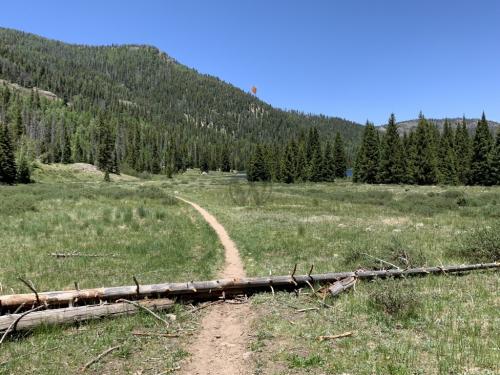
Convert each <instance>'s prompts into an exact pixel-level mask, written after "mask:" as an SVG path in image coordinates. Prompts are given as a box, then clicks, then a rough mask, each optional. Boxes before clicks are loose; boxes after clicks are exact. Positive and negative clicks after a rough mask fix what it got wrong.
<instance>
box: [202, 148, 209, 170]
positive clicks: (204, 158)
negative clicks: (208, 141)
mask: <svg viewBox="0 0 500 375" xmlns="http://www.w3.org/2000/svg"><path fill="white" fill-rule="evenodd" d="M209 169H210V166H209V163H208V152H207V151H206V150H205V151H203V152H202V155H201V160H200V172H201V173H208V171H209Z"/></svg>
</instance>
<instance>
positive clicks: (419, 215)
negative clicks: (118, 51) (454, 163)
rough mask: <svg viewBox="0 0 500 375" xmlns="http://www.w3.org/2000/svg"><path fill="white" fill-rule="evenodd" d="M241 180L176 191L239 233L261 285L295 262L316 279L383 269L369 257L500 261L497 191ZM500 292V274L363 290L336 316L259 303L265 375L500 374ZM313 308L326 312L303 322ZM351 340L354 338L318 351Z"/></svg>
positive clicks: (363, 286) (342, 303) (258, 345)
mask: <svg viewBox="0 0 500 375" xmlns="http://www.w3.org/2000/svg"><path fill="white" fill-rule="evenodd" d="M236 181H237V178H235V177H227V176H222V175H212V176H194V175H191V176H190V175H186V176H182V177H180V178H179V179H178V180H174V181H172V182H171V185H173V186H172V189H173V190H178V191H182V193H183V194H185V195H186V196H188V197H189V198H191V199H193V200H195V201H197V202H200V204H202V205H204V206H205V207H207V208H208V209H209V210H210V211H212V212H213V213H214V214H215V215H216V216H217V217H218V218H219V219H220V221H221V222H222V223H223V224H224V225H225V226H226V227H227V228H228V230H229V233H230V234H231V236H232V237H233V239H234V240H235V241H236V243H237V244H238V246H239V249H240V251H241V253H242V256H243V258H244V261H245V266H246V269H247V272H248V274H250V275H267V274H269V273H272V274H287V273H290V272H291V270H292V269H293V266H294V264H295V263H297V264H298V270H299V271H300V272H302V273H307V271H308V270H309V267H310V265H311V264H314V267H315V270H316V271H317V272H322V271H341V270H355V269H359V268H376V267H381V266H384V264H381V263H380V262H379V261H377V260H374V259H373V258H371V257H370V256H372V257H373V256H375V257H378V258H382V259H384V260H387V261H389V262H391V263H396V264H397V265H399V266H401V267H404V266H405V263H404V262H402V260H401V258H400V257H401V256H404V257H405V258H406V259H407V260H408V261H409V264H410V265H416V266H419V265H424V264H428V265H441V264H454V263H464V262H475V261H486V260H490V261H491V260H493V259H491V257H492V256H493V257H495V256H494V255H491V254H496V259H498V254H499V247H500V235H499V234H498V233H499V231H500V230H499V229H500V228H499V224H500V189H499V188H498V187H496V188H471V187H449V188H448V187H415V186H367V185H352V184H351V183H349V182H337V183H334V184H303V185H293V186H286V185H274V186H273V187H272V188H271V187H267V188H263V187H259V186H256V187H254V188H248V187H244V186H240V187H238V185H235V184H236V183H237V182H236ZM199 186H203V188H201V189H200V188H199ZM255 202H257V203H255ZM490 228H491V229H490ZM478 229H480V231H479V232H478V231H477V230H478ZM478 247H479V248H481V249H483V248H488V249H490V253H489V255H488V254H486V255H485V254H479V252H478V251H477V249H476V248H478ZM468 249H475V251H468ZM499 281H500V278H499V275H498V272H496V273H494V272H482V273H475V274H470V275H466V276H463V277H459V276H435V277H428V278H423V279H411V280H396V281H390V280H388V281H383V282H372V283H359V284H358V285H357V286H356V291H355V292H354V293H350V294H346V295H343V296H341V297H340V298H338V299H337V300H335V301H328V300H327V302H328V303H329V304H330V305H331V306H332V308H321V306H320V305H319V304H318V303H317V301H316V300H315V299H313V298H310V297H311V296H302V297H299V298H297V297H295V295H293V294H278V295H276V296H275V297H273V296H272V295H270V294H269V295H260V296H256V297H255V298H254V299H253V304H254V306H255V308H256V309H257V311H258V314H259V315H260V319H259V320H257V321H256V322H255V323H254V325H255V332H256V334H255V337H254V338H253V340H252V344H251V349H252V350H253V351H254V358H255V362H256V373H258V374H303V373H309V374H462V373H470V374H494V373H498V371H499V370H500V368H499V365H498V363H500V352H499V350H500V348H499V346H500V339H499V337H500V317H499V314H498V311H499V308H500V303H499V302H500V300H499V295H498V290H500V288H499V286H500V285H499ZM309 307H319V309H318V310H312V311H309V312H304V313H297V311H296V310H297V309H302V308H309ZM346 331H351V332H353V334H354V335H353V336H352V337H350V338H344V339H339V340H337V341H334V342H329V341H323V342H319V341H318V340H317V336H320V335H329V334H330V335H331V334H337V333H342V332H346Z"/></svg>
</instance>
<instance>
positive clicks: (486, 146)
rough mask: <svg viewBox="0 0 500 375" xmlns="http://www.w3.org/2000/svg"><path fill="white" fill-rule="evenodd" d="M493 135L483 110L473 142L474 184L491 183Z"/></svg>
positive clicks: (472, 167) (471, 173)
mask: <svg viewBox="0 0 500 375" xmlns="http://www.w3.org/2000/svg"><path fill="white" fill-rule="evenodd" d="M492 144H493V137H492V136H491V133H490V130H489V129H488V121H486V116H485V114H484V112H483V115H482V117H481V120H479V122H478V124H477V128H476V134H475V136H474V141H473V144H472V158H471V172H470V181H469V183H470V184H472V185H489V184H490V182H491V181H490V180H491V178H490V160H489V158H490V151H491V147H492Z"/></svg>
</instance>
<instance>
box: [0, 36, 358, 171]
mask: <svg viewBox="0 0 500 375" xmlns="http://www.w3.org/2000/svg"><path fill="white" fill-rule="evenodd" d="M0 79H2V80H4V81H5V82H3V83H1V84H0V122H1V123H4V124H5V126H7V127H8V129H9V132H10V134H11V136H12V138H13V144H14V146H13V147H14V149H15V152H16V153H17V154H18V155H19V154H20V153H24V154H25V155H26V157H37V158H40V159H41V160H42V161H44V162H88V163H92V164H98V165H99V164H102V160H101V161H100V160H99V150H101V151H102V150H106V153H107V154H109V156H110V157H111V158H112V160H111V161H110V162H108V163H107V164H109V165H112V166H113V169H119V168H121V169H123V170H135V171H148V172H151V173H174V172H176V171H179V170H184V169H185V168H187V167H199V166H200V165H201V164H207V165H208V168H209V169H216V168H220V167H221V165H222V162H223V161H224V160H226V161H227V159H229V163H230V166H231V168H233V169H238V170H242V169H245V167H246V165H247V162H248V157H249V155H251V154H252V152H253V151H254V150H255V148H256V145H257V144H262V145H275V144H282V145H285V144H286V143H287V142H289V140H290V139H292V138H296V137H299V136H300V134H301V133H303V132H304V131H306V132H307V131H309V129H310V128H312V127H316V128H317V129H318V131H319V134H320V139H321V142H322V143H323V144H326V141H328V140H329V141H331V142H332V143H333V140H334V136H335V134H336V133H337V132H339V133H340V134H341V136H342V138H343V139H344V140H345V145H346V149H347V158H348V161H350V160H352V155H353V154H354V149H355V148H356V146H357V144H358V143H359V141H360V138H361V133H362V129H363V128H362V126H360V125H359V124H356V123H353V122H350V121H346V120H343V119H340V118H328V117H325V116H315V115H306V114H302V113H298V112H287V111H282V110H279V109H275V108H273V107H271V106H270V105H268V104H266V103H264V102H262V101H261V100H259V99H258V98H256V97H255V96H253V95H251V94H249V93H245V92H244V91H242V90H240V89H238V88H236V87H234V86H232V85H230V84H227V83H225V82H223V81H221V80H219V79H217V78H215V77H211V76H208V75H202V74H199V73H197V72H196V71H195V70H193V69H190V68H187V67H185V66H183V65H181V64H180V63H178V62H177V61H175V60H174V59H172V58H171V57H169V56H168V55H166V54H165V53H163V52H161V51H159V50H158V49H157V48H154V47H151V46H142V45H120V46H106V47H92V46H83V45H70V44H65V43H62V42H58V41H53V40H48V39H45V38H42V37H38V36H35V35H32V34H27V33H23V32H18V31H15V30H10V29H3V28H0ZM34 88H37V89H34ZM40 90H44V91H40ZM51 93H53V94H54V95H52V94H51ZM101 166H102V165H101Z"/></svg>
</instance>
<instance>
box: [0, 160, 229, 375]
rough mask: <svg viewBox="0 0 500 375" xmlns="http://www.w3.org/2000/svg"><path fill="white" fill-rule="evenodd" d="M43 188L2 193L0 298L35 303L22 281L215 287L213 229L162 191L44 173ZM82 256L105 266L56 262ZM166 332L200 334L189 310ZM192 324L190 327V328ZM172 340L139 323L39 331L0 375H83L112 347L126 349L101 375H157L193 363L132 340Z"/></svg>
mask: <svg viewBox="0 0 500 375" xmlns="http://www.w3.org/2000/svg"><path fill="white" fill-rule="evenodd" d="M35 178H36V180H37V181H39V182H38V183H36V184H31V185H24V186H21V185H20V186H12V187H10V186H0V196H1V198H2V199H1V200H0V238H1V239H2V241H0V253H1V254H2V262H1V263H0V288H1V289H0V293H2V294H11V293H28V292H29V290H28V289H27V288H26V287H25V286H24V285H23V284H22V283H21V282H20V281H19V280H18V277H23V278H25V279H27V280H31V281H32V282H33V284H34V285H35V286H36V288H37V289H38V290H40V291H44V290H61V289H73V288H74V282H75V281H77V282H78V283H79V286H80V288H92V287H100V286H113V285H133V280H132V276H133V275H135V276H136V277H137V279H138V280H139V281H140V282H141V283H154V282H161V281H167V280H172V281H180V280H192V279H207V278H213V277H214V276H215V275H216V271H217V269H218V268H219V267H220V266H221V264H222V260H221V254H222V247H221V246H220V245H219V243H218V241H217V237H216V235H215V234H214V233H213V232H212V230H211V229H210V228H209V227H208V225H207V224H206V223H205V222H204V221H203V220H202V219H201V218H200V217H199V215H197V213H196V211H194V210H192V209H191V208H190V207H188V206H187V205H184V204H181V203H180V202H178V201H177V200H176V199H175V198H173V197H172V196H171V195H169V194H168V193H167V192H165V191H164V189H161V188H160V187H157V186H147V185H145V184H144V183H143V181H139V180H136V179H133V178H126V177H121V178H118V177H116V176H114V177H113V179H114V181H115V182H112V183H110V184H106V183H103V182H101V181H102V176H101V175H100V174H96V173H95V172H81V171H75V170H74V169H73V168H70V167H66V166H45V167H44V169H43V170H39V171H37V174H36V175H35ZM53 252H58V253H74V252H78V253H82V254H98V255H107V256H106V257H99V258H89V257H87V258H86V257H72V258H60V259H57V258H54V257H52V256H51V255H50V254H51V253H53ZM176 315H177V318H178V319H177V320H176V321H175V322H173V323H172V324H171V326H170V327H168V330H169V331H176V330H178V329H187V328H193V327H194V326H193V324H194V323H193V322H191V320H185V319H184V318H183V316H184V315H185V313H184V312H183V309H178V311H177V312H176ZM190 319H191V318H190ZM150 329H156V330H158V329H159V330H161V331H165V330H166V329H167V328H166V327H162V326H161V323H158V322H157V321H155V320H154V319H152V318H151V317H150V316H147V315H144V314H139V315H138V316H134V317H127V318H122V319H118V320H114V321H112V320H109V321H102V322H95V323H91V324H82V325H81V326H79V327H70V328H67V329H64V328H42V329H39V330H38V331H36V332H34V333H32V334H29V335H28V336H27V337H20V338H19V340H11V341H8V342H7V343H6V344H4V345H2V348H1V351H0V373H5V374H29V373H32V374H42V373H43V374H63V373H64V374H67V373H76V372H77V370H78V368H79V367H80V366H82V365H83V364H84V363H85V362H87V361H88V360H90V359H91V358H93V357H95V356H96V355H97V354H99V353H100V352H102V351H103V350H105V349H107V348H108V347H110V346H113V345H121V348H120V349H119V350H118V351H116V352H115V353H113V355H112V356H110V358H111V361H110V362H108V363H107V365H106V367H104V368H101V367H100V366H99V365H97V366H94V367H92V368H91V370H93V371H95V373H103V372H106V371H107V372H111V373H134V372H135V371H136V370H146V371H147V369H148V368H149V369H150V372H144V373H158V372H160V371H161V370H165V369H168V368H171V367H174V364H175V363H176V362H177V361H178V359H179V358H180V357H182V356H184V355H185V354H186V352H185V351H184V350H183V349H182V345H181V343H178V342H176V341H179V340H176V339H168V338H164V339H162V338H160V339H157V338H154V339H151V338H147V337H141V338H138V337H134V336H132V335H131V331H132V330H139V331H148V330H150Z"/></svg>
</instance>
